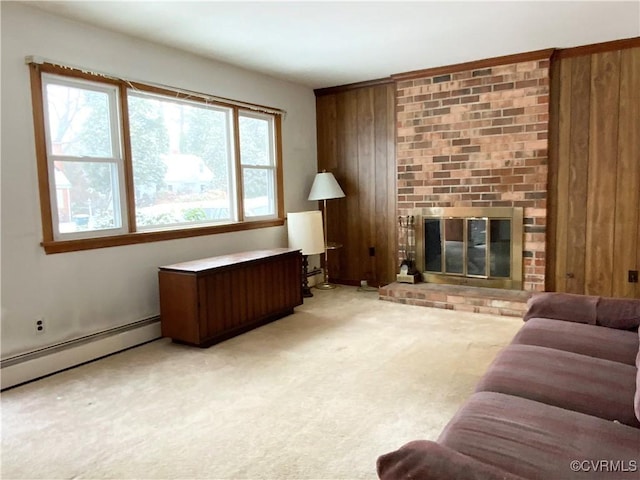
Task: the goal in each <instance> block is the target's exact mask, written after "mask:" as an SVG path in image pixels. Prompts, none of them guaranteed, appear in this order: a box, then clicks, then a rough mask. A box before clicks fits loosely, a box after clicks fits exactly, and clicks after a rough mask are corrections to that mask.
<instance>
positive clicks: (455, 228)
mask: <svg viewBox="0 0 640 480" xmlns="http://www.w3.org/2000/svg"><path fill="white" fill-rule="evenodd" d="M444 240H445V241H444V257H445V263H444V266H445V273H464V251H463V245H464V220H462V219H461V218H447V219H445V221H444Z"/></svg>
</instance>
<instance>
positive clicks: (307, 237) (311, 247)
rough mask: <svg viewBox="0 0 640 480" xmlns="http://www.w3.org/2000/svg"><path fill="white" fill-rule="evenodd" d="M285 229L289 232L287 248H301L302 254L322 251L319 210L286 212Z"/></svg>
mask: <svg viewBox="0 0 640 480" xmlns="http://www.w3.org/2000/svg"><path fill="white" fill-rule="evenodd" d="M287 231H288V233H289V248H295V249H297V250H302V254H303V255H315V254H317V253H322V252H324V237H323V233H322V213H321V212H320V210H314V211H311V212H296V213H287Z"/></svg>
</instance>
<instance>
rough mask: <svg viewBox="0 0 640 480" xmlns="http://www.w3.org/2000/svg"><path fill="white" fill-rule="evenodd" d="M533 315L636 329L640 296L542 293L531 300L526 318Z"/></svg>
mask: <svg viewBox="0 0 640 480" xmlns="http://www.w3.org/2000/svg"><path fill="white" fill-rule="evenodd" d="M530 318H551V319H555V320H565V321H568V322H577V323H586V324H589V325H599V326H602V327H610V328H617V329H621V330H633V329H636V328H638V326H640V299H633V298H614V297H598V296H595V295H578V294H574V293H560V292H545V293H538V294H534V295H533V296H532V297H531V298H530V299H529V301H528V302H527V311H526V313H525V315H524V321H525V322H526V321H527V320H529V319H530Z"/></svg>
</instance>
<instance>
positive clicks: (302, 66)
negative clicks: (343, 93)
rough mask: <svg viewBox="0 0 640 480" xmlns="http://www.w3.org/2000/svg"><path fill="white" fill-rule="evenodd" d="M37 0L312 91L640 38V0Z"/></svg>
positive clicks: (39, 5) (102, 24)
mask: <svg viewBox="0 0 640 480" xmlns="http://www.w3.org/2000/svg"><path fill="white" fill-rule="evenodd" d="M29 3H30V4H31V5H34V6H36V7H37V8H40V9H43V10H47V11H49V12H51V13H55V14H57V15H61V16H65V17H69V18H72V19H76V20H78V21H81V22H86V23H90V24H93V25H97V26H100V27H103V28H106V29H110V30H114V31H117V32H121V33H125V34H128V35H131V36H133V37H138V38H142V39H146V40H149V41H152V42H156V43H160V44H163V45H168V46H171V47H175V48H178V49H182V50H186V51H189V52H193V53H196V54H198V55H201V56H204V57H208V58H212V59H215V60H220V61H223V62H227V63H230V64H233V65H237V66H240V67H243V68H247V69H251V70H255V71H258V72H263V73H266V74H268V75H271V76H274V77H278V78H282V79H286V80H289V81H292V82H296V83H300V84H303V85H307V86H309V87H312V88H322V87H329V86H336V85H344V84H348V83H354V82H361V81H366V80H372V79H377V78H382V77H387V76H389V75H391V74H394V73H401V72H407V71H412V70H420V69H424V68H431V67H439V66H444V65H450V64H456V63H461V62H467V61H472V60H480V59H484V58H490V57H496V56H501V55H509V54H514V53H520V52H527V51H532V50H539V49H545V48H551V47H558V48H565V47H572V46H578V45H587V44H590V43H598V42H604V41H609V40H616V39H620V38H629V37H635V36H640V0H634V1H627V2H616V1H575V0H574V1H565V2H558V1H545V0H538V1H509V2H507V1H496V2H486V1H467V2H456V1H421V2H420V1H413V2H363V1H358V2H300V1H298V2H295V1H289V2H241V1H235V2H215V1H214V2H212V1H196V2H192V1H128V2H112V1H46V2H29Z"/></svg>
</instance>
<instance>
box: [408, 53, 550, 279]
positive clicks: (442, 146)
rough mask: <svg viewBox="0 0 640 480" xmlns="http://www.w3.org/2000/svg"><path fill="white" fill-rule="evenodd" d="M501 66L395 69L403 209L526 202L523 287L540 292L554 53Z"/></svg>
mask: <svg viewBox="0 0 640 480" xmlns="http://www.w3.org/2000/svg"><path fill="white" fill-rule="evenodd" d="M498 60H500V59H498ZM496 63H504V64H500V65H495V66H488V67H487V66H483V67H482V68H473V67H471V66H470V68H469V69H467V70H462V69H461V68H457V69H455V70H457V71H455V72H452V73H444V74H441V73H437V74H433V72H432V73H431V74H429V71H425V72H424V74H423V75H421V74H420V72H411V73H408V74H401V75H397V76H395V79H396V98H397V107H396V121H397V138H396V142H397V143H396V151H397V154H396V155H397V185H398V198H397V204H398V215H402V216H404V215H412V214H413V212H414V211H415V210H416V209H421V208H432V207H522V208H523V212H524V220H523V221H524V238H523V252H522V256H523V279H522V285H523V290H525V291H527V292H532V291H542V290H544V276H545V227H546V213H547V208H546V207H547V203H546V202H547V200H546V199H547V136H548V122H549V55H548V53H546V54H541V55H538V58H534V59H531V58H528V59H526V60H525V61H515V62H513V63H505V62H496Z"/></svg>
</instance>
